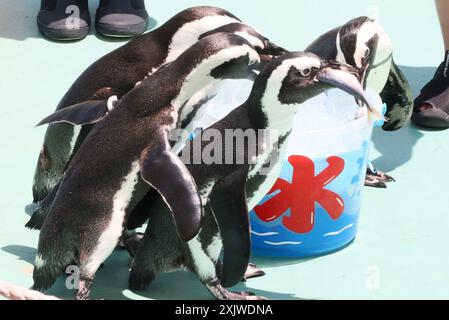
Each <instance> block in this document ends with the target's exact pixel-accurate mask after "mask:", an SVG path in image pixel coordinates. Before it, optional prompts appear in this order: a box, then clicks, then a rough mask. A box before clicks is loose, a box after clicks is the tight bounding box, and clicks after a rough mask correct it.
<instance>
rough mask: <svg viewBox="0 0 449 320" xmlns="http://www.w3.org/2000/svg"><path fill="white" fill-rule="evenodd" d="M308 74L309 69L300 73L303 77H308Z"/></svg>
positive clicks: (310, 70)
mask: <svg viewBox="0 0 449 320" xmlns="http://www.w3.org/2000/svg"><path fill="white" fill-rule="evenodd" d="M310 72H312V69H310V68H305V69H302V70H301V71H300V73H301V75H302V76H303V77H308V76H309V75H310Z"/></svg>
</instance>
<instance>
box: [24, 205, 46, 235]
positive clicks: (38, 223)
mask: <svg viewBox="0 0 449 320" xmlns="http://www.w3.org/2000/svg"><path fill="white" fill-rule="evenodd" d="M49 212H50V206H45V205H43V203H42V204H41V205H40V206H39V207H38V208H37V209H36V210H35V211H34V212H33V215H32V216H31V218H30V220H28V222H27V223H26V225H25V227H27V228H28V229H31V230H40V229H41V228H42V225H43V224H44V222H45V219H46V218H47V216H48V213H49Z"/></svg>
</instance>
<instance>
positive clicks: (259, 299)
mask: <svg viewBox="0 0 449 320" xmlns="http://www.w3.org/2000/svg"><path fill="white" fill-rule="evenodd" d="M246 300H252V301H254V300H255V301H265V300H268V299H267V298H265V297H260V296H248V297H246Z"/></svg>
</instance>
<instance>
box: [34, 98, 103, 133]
mask: <svg viewBox="0 0 449 320" xmlns="http://www.w3.org/2000/svg"><path fill="white" fill-rule="evenodd" d="M109 110H110V108H109V100H88V101H85V102H81V103H77V104H74V105H73V106H69V107H66V108H63V109H60V110H58V111H56V112H55V113H53V114H51V115H49V116H48V117H46V118H45V119H43V120H42V121H41V122H39V123H38V124H37V125H36V126H37V127H38V126H41V125H44V124H51V123H61V122H66V123H70V124H73V125H81V126H82V125H86V124H94V123H96V122H98V121H100V120H101V119H103V118H104V117H105V116H106V114H107V113H108V112H109Z"/></svg>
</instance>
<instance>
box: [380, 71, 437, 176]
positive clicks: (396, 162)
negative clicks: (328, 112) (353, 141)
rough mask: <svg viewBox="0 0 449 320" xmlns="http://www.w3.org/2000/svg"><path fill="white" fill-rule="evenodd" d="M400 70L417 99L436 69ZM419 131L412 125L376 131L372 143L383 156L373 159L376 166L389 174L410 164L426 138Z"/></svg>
mask: <svg viewBox="0 0 449 320" xmlns="http://www.w3.org/2000/svg"><path fill="white" fill-rule="evenodd" d="M400 69H401V70H402V71H403V72H404V74H405V77H406V78H407V79H408V81H409V83H410V86H411V87H412V91H413V95H414V96H415V97H416V96H417V95H418V94H419V92H420V90H421V88H422V87H423V86H424V85H425V84H426V83H427V82H428V81H429V80H430V79H431V78H432V77H433V74H434V72H435V69H436V68H435V67H410V66H400ZM419 130H422V129H421V128H417V127H415V126H414V125H413V124H411V123H408V124H407V125H406V126H404V128H402V129H400V130H398V131H392V132H387V131H383V130H381V129H376V130H374V132H373V138H372V141H373V144H374V146H375V148H376V149H377V150H378V151H379V153H380V154H381V155H380V156H379V157H378V158H376V159H372V162H373V164H374V166H375V167H377V168H378V169H380V170H382V171H386V172H389V171H392V170H394V169H396V168H398V167H400V166H402V165H404V164H405V163H407V162H409V161H410V160H411V158H412V152H413V148H414V146H415V145H416V143H417V142H418V140H419V139H421V138H422V137H423V136H424V134H423V133H422V132H420V131H419Z"/></svg>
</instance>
